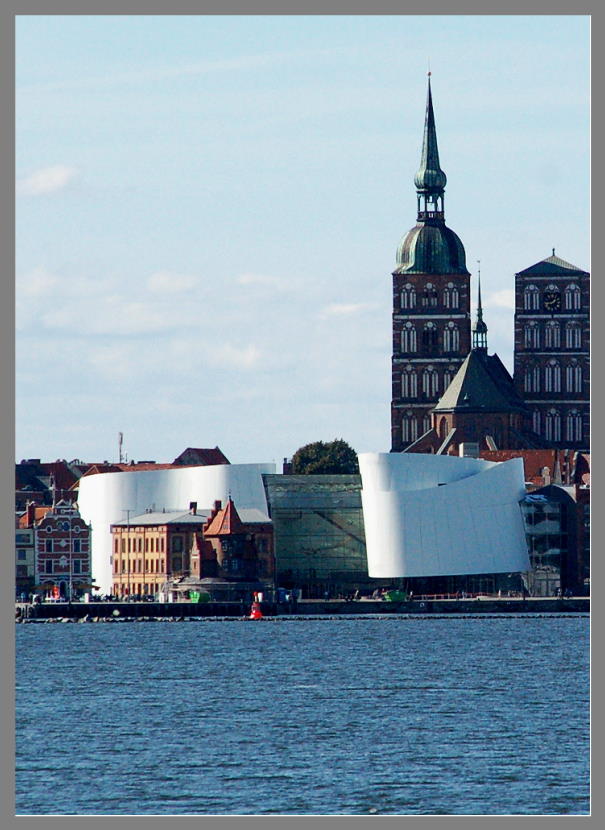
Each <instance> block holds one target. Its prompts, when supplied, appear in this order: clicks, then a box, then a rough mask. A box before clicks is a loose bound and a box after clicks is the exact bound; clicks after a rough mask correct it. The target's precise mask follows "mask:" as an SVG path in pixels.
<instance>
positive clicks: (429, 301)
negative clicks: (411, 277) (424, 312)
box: [422, 282, 438, 308]
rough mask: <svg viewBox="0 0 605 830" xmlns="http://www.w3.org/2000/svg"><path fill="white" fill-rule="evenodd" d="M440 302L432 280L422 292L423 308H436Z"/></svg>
mask: <svg viewBox="0 0 605 830" xmlns="http://www.w3.org/2000/svg"><path fill="white" fill-rule="evenodd" d="M437 303H438V295H437V289H436V288H435V286H434V285H433V283H432V282H427V284H426V286H425V288H424V291H423V292H422V306H423V308H429V307H431V308H434V307H435V306H436V305H437Z"/></svg>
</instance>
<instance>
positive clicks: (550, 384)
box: [544, 360, 561, 392]
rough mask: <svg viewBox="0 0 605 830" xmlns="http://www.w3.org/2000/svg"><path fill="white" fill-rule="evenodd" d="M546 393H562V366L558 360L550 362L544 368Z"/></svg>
mask: <svg viewBox="0 0 605 830" xmlns="http://www.w3.org/2000/svg"><path fill="white" fill-rule="evenodd" d="M544 391H545V392H560V391H561V366H560V364H559V363H558V361H556V360H549V361H548V363H547V364H546V366H545V367H544Z"/></svg>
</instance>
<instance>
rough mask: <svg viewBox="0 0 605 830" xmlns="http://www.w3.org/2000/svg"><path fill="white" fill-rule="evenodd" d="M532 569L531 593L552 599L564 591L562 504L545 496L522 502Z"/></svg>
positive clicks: (529, 585) (564, 545)
mask: <svg viewBox="0 0 605 830" xmlns="http://www.w3.org/2000/svg"><path fill="white" fill-rule="evenodd" d="M521 507H522V512H523V520H524V522H525V533H526V538H527V546H528V550H529V561H530V563H531V566H532V570H531V571H530V572H529V573H528V574H527V576H526V579H527V587H528V590H529V593H530V594H531V595H532V596H536V597H553V596H556V595H557V593H558V591H560V589H561V563H562V554H563V552H564V551H565V550H566V549H567V537H566V533H565V532H564V527H563V522H562V505H561V503H556V502H550V501H547V500H546V498H545V497H544V496H529V497H527V498H525V499H524V500H523V502H522V503H521Z"/></svg>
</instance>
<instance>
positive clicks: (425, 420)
mask: <svg viewBox="0 0 605 830" xmlns="http://www.w3.org/2000/svg"><path fill="white" fill-rule="evenodd" d="M430 428H431V416H430V415H429V414H428V412H426V413H425V414H424V415H423V416H422V434H423V435H424V433H425V432H428V431H429V429H430Z"/></svg>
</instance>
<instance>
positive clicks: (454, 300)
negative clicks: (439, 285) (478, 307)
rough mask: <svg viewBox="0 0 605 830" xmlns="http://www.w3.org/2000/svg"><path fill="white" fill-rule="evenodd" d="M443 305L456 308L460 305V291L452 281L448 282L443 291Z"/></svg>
mask: <svg viewBox="0 0 605 830" xmlns="http://www.w3.org/2000/svg"><path fill="white" fill-rule="evenodd" d="M443 305H444V306H445V308H458V307H459V306H460V293H459V291H458V289H457V288H456V286H455V285H454V283H453V282H448V284H447V286H446V288H445V290H444V292H443Z"/></svg>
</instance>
